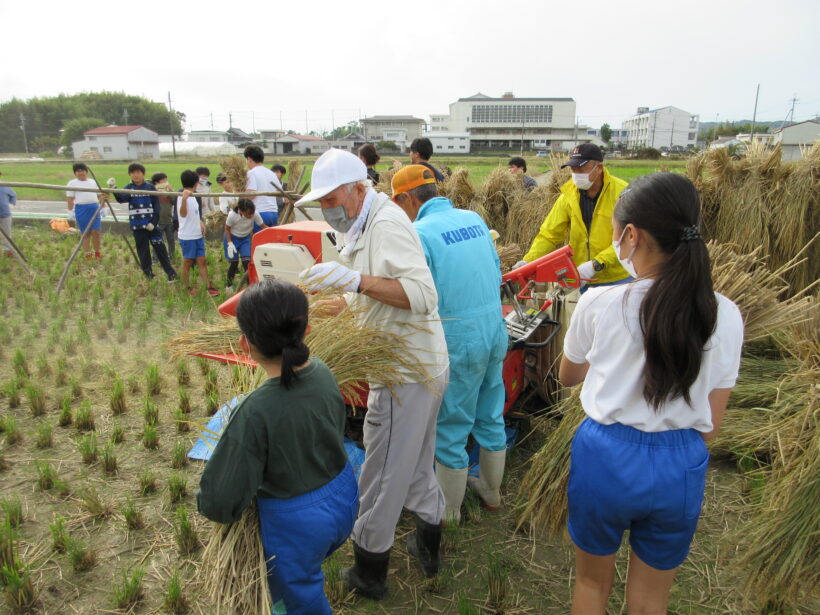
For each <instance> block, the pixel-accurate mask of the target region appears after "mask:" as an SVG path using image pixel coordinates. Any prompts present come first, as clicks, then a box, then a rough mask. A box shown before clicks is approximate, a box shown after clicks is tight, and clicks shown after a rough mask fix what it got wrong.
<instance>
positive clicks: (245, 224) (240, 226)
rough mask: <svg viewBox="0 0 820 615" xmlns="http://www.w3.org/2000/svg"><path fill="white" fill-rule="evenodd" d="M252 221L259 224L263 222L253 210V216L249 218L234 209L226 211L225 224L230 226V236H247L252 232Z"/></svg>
mask: <svg viewBox="0 0 820 615" xmlns="http://www.w3.org/2000/svg"><path fill="white" fill-rule="evenodd" d="M254 222H256V224H257V225H259V226H262V225H263V224H265V222H264V221H263V220H262V216H260V215H259V212H258V211H255V212H253V218H250V219H248V218H245V217H243V216H242V214H238V213H236V212H235V211H231V212H229V213H228V219H227V220H225V226H230V227H231V236H232V237H233V236H236V237H247V236H248V235H250V234H251V232H253V223H254Z"/></svg>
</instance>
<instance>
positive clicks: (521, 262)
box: [512, 261, 527, 269]
mask: <svg viewBox="0 0 820 615" xmlns="http://www.w3.org/2000/svg"><path fill="white" fill-rule="evenodd" d="M526 264H527V261H518V262H517V263H516V264H515V265H513V266H512V268H513V269H518V268H519V267H523V266H524V265H526Z"/></svg>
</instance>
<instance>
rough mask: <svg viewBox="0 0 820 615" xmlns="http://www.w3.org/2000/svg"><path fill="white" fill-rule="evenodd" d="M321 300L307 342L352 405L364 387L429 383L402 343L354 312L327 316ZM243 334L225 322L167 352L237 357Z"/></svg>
mask: <svg viewBox="0 0 820 615" xmlns="http://www.w3.org/2000/svg"><path fill="white" fill-rule="evenodd" d="M317 297H325V298H326V297H327V294H319V295H311V300H312V302H313V303H312V304H311V307H310V315H309V322H310V332H309V333H308V334H307V336H306V337H305V342H306V343H307V345H308V348H310V354H311V356H314V357H317V358H319V359H321V360H322V361H323V362H324V363H325V364H326V365H327V366H328V368H329V369H330V371H331V372H332V373H333V375H334V376H335V378H336V383H337V384H338V385H339V390H340V391H341V392H342V394H343V395H344V396H345V397H346V398H347V399H349V400H351V401H352V402H353V403H355V404H357V405H362V404H363V402H364V400H362V399H361V398H360V393H359V389H358V388H357V385H358V384H361V383H362V382H374V383H380V384H382V385H383V386H387V387H391V386H393V385H395V384H398V383H399V382H403V381H405V380H404V378H406V376H407V375H408V374H409V375H410V377H412V378H417V379H418V381H423V380H424V379H425V378H424V376H425V371H424V366H423V365H418V364H416V363H414V362H413V361H412V360H411V359H410V358H409V356H410V355H409V354H408V353H407V352H406V343H405V341H404V340H403V339H402V338H401V337H399V336H396V335H393V334H390V333H386V332H384V331H382V330H380V329H377V328H375V327H367V326H362V325H360V324H359V323H358V319H357V313H356V311H355V310H353V309H351V308H346V309H344V310H343V311H342V312H341V313H340V314H338V315H337V316H333V317H327V316H323V315H322V313H321V311H320V308H318V307H317V306H316V304H315V300H316V298H317ZM239 334H240V331H239V326H238V324H237V322H236V319H235V318H224V319H220V320H219V321H217V322H215V323H203V324H201V325H199V326H197V327H193V328H190V329H188V330H186V331H183V332H182V333H180V334H179V335H177V336H175V337H173V338H171V339H170V340H168V342H166V348H168V349H169V350H170V352H171V354H172V356H183V355H187V354H199V353H235V352H236V345H237V340H238V338H239Z"/></svg>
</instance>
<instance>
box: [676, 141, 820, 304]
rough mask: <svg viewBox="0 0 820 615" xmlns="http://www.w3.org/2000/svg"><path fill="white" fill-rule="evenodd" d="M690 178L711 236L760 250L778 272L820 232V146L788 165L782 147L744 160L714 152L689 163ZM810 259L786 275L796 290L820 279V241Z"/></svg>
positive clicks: (754, 148)
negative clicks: (800, 160)
mask: <svg viewBox="0 0 820 615" xmlns="http://www.w3.org/2000/svg"><path fill="white" fill-rule="evenodd" d="M687 176H688V177H689V178H690V179H691V180H692V181H693V182H694V183H695V185H696V186H697V188H698V191H699V192H700V195H701V200H702V203H703V217H704V227H705V229H706V232H707V234H708V237H709V238H710V239H714V240H716V241H717V242H718V243H732V244H735V245H737V247H738V249H739V250H740V251H741V252H751V251H752V250H753V249H755V248H757V247H758V246H759V247H761V248H762V250H763V254H766V255H768V257H769V263H770V265H771V266H772V267H774V268H778V267H780V266H782V265H784V264H786V263H787V262H789V261H791V260H792V259H793V258H794V257H795V256H796V254H797V253H798V252H799V251H800V250H801V249H802V248H803V246H805V245H807V244H808V243H809V242H810V240H811V239H812V238H813V237H814V235H815V233H816V232H817V229H818V228H820V142H818V143H815V145H814V146H813V147H811V148H810V149H809V150H808V151H807V152H806V156H805V158H804V160H803V161H802V162H798V163H790V162H782V160H781V150H780V148H779V147H776V148H774V149H772V150H766V149H765V148H764V147H763V146H762V145H761V144H757V143H755V144H753V145H751V146H749V148H748V150H747V153H746V156H744V157H743V158H740V159H734V158H732V157H731V155H730V154H729V152H728V150H727V149H726V148H720V149H714V150H708V151H706V152H704V153H702V154H700V155H698V156H696V157H695V158H693V159H692V160H691V161H690V162H689V165H688V169H687ZM806 255H807V256H808V258H807V260H805V261H804V262H803V263H801V264H800V265H799V266H796V267H794V268H793V269H791V270H790V271H788V273H787V274H786V276H785V278H786V280H787V281H788V282H789V284H790V285H791V288H792V289H793V290H800V289H803V288H805V287H806V286H808V285H809V284H811V283H813V282H814V281H815V280H817V279H818V277H820V242H814V243H813V244H812V245H811V246H810V247H809V251H808V252H807V254H806Z"/></svg>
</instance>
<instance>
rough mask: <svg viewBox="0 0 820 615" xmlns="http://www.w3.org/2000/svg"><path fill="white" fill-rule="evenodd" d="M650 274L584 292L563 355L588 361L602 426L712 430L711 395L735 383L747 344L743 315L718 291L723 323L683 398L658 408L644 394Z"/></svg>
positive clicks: (594, 408) (589, 392)
mask: <svg viewBox="0 0 820 615" xmlns="http://www.w3.org/2000/svg"><path fill="white" fill-rule="evenodd" d="M651 285H652V280H638V281H636V282H633V283H631V284H621V285H618V286H606V287H601V288H591V289H589V291H587V292H586V294H584V295H583V296H582V297H581V299H580V301H578V305H577V307H576V308H575V312H574V313H573V315H572V320H571V321H570V325H569V330H568V331H567V335H566V337H565V338H564V355H565V356H566V357H567V359H569V360H570V361H572V362H573V363H578V364H581V363H584V362H588V363H589V371H588V372H587V375H586V378H585V379H584V384H583V387H582V389H581V404H582V405H583V407H584V412H586V414H587V415H588V416H589V417H590V418H592V419H593V420H595V421H597V422H598V423H601V424H603V425H611V424H612V423H621V424H623V425H629V426H630V427H634V428H635V429H638V430H640V431H649V432H652V431H667V430H671V429H696V430H698V431H703V432H707V431H711V430H712V428H713V426H712V412H711V408H710V406H709V399H708V397H709V393H710V392H711V391H712V390H714V389H727V388H731V387H733V386H734V385H735V381H736V380H737V373H738V369H739V367H740V351H741V347H742V345H743V318H742V316H741V315H740V311H739V310H738V309H737V306H736V305H735V304H734V303H732V302H731V301H730V300H729V299H727V298H726V297H724V296H723V295H721V294H719V293H715V296H716V297H717V303H718V311H717V323H716V325H715V331H714V333H713V334H712V337H711V338H709V340H708V341H707V342H706V346H705V347H704V350H703V359H702V360H701V364H700V373H699V374H698V377H697V379H696V380H695V382H694V383H693V384H692V386H691V387H690V389H689V395H690V398H691V400H692V405H691V406H689V404H687V403H686V401H685V400H684V399H683V397H679V398H677V399H675V400H671V401H667V402H666V403H665V404H664V406H663V407H662V408H661V409H660V411H659V412H656V411H655V409H654V408H652V407H651V406H650V405H648V404H647V403H646V400H645V399H644V397H643V388H644V377H643V369H644V365H645V362H646V357H645V354H644V347H643V333H642V332H641V326H640V322H639V319H638V315H639V310H640V305H641V301H642V300H643V298H644V296H645V295H646V292H647V290H648V289H649V288H650V286H651Z"/></svg>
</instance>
